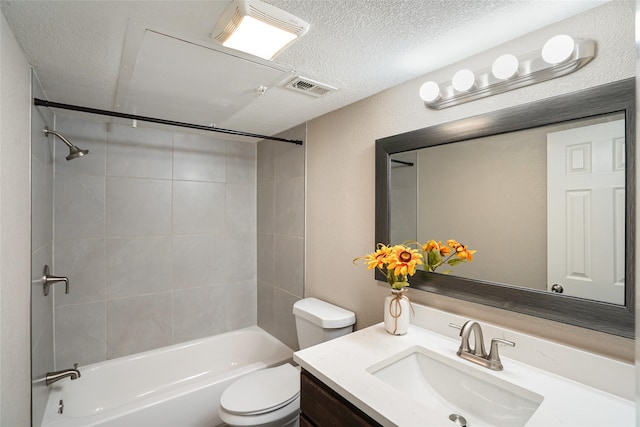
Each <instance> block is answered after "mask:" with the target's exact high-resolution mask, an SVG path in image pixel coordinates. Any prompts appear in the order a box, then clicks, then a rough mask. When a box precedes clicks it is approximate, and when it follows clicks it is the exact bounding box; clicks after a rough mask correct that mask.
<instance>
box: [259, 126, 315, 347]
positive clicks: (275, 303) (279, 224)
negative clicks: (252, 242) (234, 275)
mask: <svg viewBox="0 0 640 427" xmlns="http://www.w3.org/2000/svg"><path fill="white" fill-rule="evenodd" d="M278 136H280V137H282V138H288V139H300V140H303V141H304V139H305V137H306V125H300V126H297V127H295V128H293V129H290V130H288V131H286V132H283V133H281V134H279V135H278ZM257 152H258V166H257V174H258V175H257V180H258V184H257V197H256V199H257V212H258V214H257V215H258V218H257V231H258V239H257V265H258V271H257V274H258V281H257V282H258V288H257V298H258V302H257V310H258V314H257V320H258V325H259V326H260V327H262V328H263V329H265V330H266V331H268V332H269V333H271V334H272V335H274V336H275V337H277V338H278V339H280V340H281V341H283V342H284V343H285V344H287V345H289V346H291V347H292V348H297V347H298V343H297V336H296V329H295V317H294V316H293V313H292V310H293V303H294V302H295V301H297V300H298V299H300V298H302V297H303V296H304V215H305V213H304V206H305V195H304V173H305V147H304V145H302V146H299V145H295V144H287V143H276V142H273V141H266V140H265V141H260V142H259V143H258V150H257ZM282 271H286V274H278V273H277V272H282Z"/></svg>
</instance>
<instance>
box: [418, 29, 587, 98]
mask: <svg viewBox="0 0 640 427" xmlns="http://www.w3.org/2000/svg"><path fill="white" fill-rule="evenodd" d="M595 55H596V43H595V41H593V40H590V39H573V38H572V37H570V36H568V35H559V36H555V37H552V38H551V39H549V40H548V41H547V42H546V43H545V45H544V47H543V48H542V49H541V50H537V51H535V52H532V53H530V54H528V55H523V56H521V57H520V58H518V57H516V56H515V55H511V54H506V55H502V56H500V57H498V58H497V59H496V60H495V61H494V62H493V64H492V65H491V67H490V68H488V69H485V70H482V71H481V72H480V73H478V75H475V74H474V73H473V71H471V70H466V69H464V70H460V71H458V72H456V73H455V74H454V75H453V78H452V79H451V81H450V82H446V83H444V84H438V83H437V82H434V81H428V82H426V83H424V84H423V85H422V86H421V87H420V98H422V100H423V101H424V103H425V105H426V106H427V107H429V108H432V109H436V110H440V109H442V108H447V107H453V106H454V105H458V104H462V103H465V102H469V101H473V100H475V99H480V98H484V97H487V96H491V95H497V94H499V93H503V92H507V91H509V90H513V89H517V88H520V87H524V86H528V85H532V84H535V83H540V82H543V81H546V80H551V79H554V78H556V77H560V76H564V75H567V74H570V73H572V72H574V71H576V70H578V69H580V68H582V67H583V66H584V65H586V64H587V63H588V62H589V61H591V60H592V59H593V58H594V57H595Z"/></svg>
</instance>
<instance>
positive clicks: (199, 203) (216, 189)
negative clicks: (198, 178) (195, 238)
mask: <svg viewBox="0 0 640 427" xmlns="http://www.w3.org/2000/svg"><path fill="white" fill-rule="evenodd" d="M225 199H226V191H225V185H224V184H218V183H208V182H187V181H175V182H174V183H173V232H174V233H175V234H196V233H219V232H222V231H224V230H225V224H224V218H225Z"/></svg>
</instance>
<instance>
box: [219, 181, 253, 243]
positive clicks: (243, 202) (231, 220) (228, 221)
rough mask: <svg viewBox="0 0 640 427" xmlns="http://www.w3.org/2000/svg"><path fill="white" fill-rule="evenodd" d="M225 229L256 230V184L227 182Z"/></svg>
mask: <svg viewBox="0 0 640 427" xmlns="http://www.w3.org/2000/svg"><path fill="white" fill-rule="evenodd" d="M226 189H227V198H226V209H225V230H226V231H231V232H243V233H255V232H256V209H255V205H256V202H255V201H256V186H255V185H253V184H227V185H226Z"/></svg>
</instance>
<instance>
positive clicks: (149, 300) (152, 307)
mask: <svg viewBox="0 0 640 427" xmlns="http://www.w3.org/2000/svg"><path fill="white" fill-rule="evenodd" d="M171 299H172V298H171V292H165V293H161V294H151V295H142V296H136V297H130V298H121V299H114V300H109V301H108V302H107V318H108V319H109V320H108V323H107V340H108V342H109V347H108V348H107V357H108V358H109V359H112V358H115V357H120V356H125V355H128V354H133V353H139V352H141V351H146V350H152V349H154V348H159V347H163V346H166V345H169V344H171V343H172V339H171V336H172V325H171V316H170V315H167V314H169V313H171V309H172V308H171V305H172V304H171Z"/></svg>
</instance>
